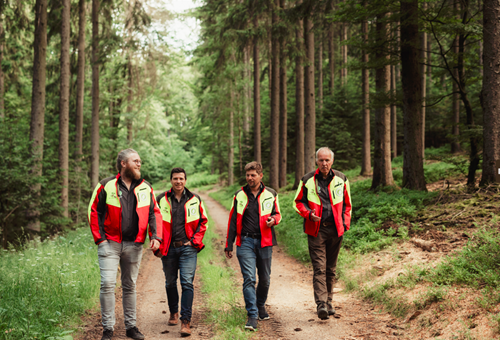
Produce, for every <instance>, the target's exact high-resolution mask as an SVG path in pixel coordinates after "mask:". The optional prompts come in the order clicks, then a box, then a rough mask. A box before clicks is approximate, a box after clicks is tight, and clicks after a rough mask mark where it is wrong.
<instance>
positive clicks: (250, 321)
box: [245, 318, 257, 331]
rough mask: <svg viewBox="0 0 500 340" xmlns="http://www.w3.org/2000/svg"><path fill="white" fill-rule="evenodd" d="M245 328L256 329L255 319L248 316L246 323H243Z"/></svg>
mask: <svg viewBox="0 0 500 340" xmlns="http://www.w3.org/2000/svg"><path fill="white" fill-rule="evenodd" d="M245 329H249V330H251V331H257V319H255V318H248V321H247V324H246V325H245Z"/></svg>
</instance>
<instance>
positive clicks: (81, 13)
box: [75, 0, 86, 162]
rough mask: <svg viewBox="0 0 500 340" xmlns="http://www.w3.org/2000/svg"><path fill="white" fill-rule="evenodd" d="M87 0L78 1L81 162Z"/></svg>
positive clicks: (78, 147)
mask: <svg viewBox="0 0 500 340" xmlns="http://www.w3.org/2000/svg"><path fill="white" fill-rule="evenodd" d="M85 12H86V4H85V0H80V1H79V2H78V65H77V69H78V71H77V75H76V77H77V79H76V124H75V125H76V126H75V129H76V134H75V159H76V161H77V162H80V161H81V159H82V155H83V101H84V98H85V24H86V13H85Z"/></svg>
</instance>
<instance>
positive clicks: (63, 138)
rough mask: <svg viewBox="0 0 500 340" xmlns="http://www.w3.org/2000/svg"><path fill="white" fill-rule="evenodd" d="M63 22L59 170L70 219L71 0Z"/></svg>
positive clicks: (67, 1) (65, 212)
mask: <svg viewBox="0 0 500 340" xmlns="http://www.w3.org/2000/svg"><path fill="white" fill-rule="evenodd" d="M62 5H63V8H62V22H61V94H60V97H59V169H60V170H61V184H62V188H61V207H62V209H63V211H62V213H63V216H64V217H68V167H69V79H70V76H71V74H70V65H69V39H70V7H71V2H70V0H63V3H62Z"/></svg>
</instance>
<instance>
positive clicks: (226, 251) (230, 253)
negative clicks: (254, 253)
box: [224, 250, 233, 260]
mask: <svg viewBox="0 0 500 340" xmlns="http://www.w3.org/2000/svg"><path fill="white" fill-rule="evenodd" d="M224 253H225V254H226V258H227V259H228V260H230V259H231V258H232V257H233V252H232V251H231V250H224Z"/></svg>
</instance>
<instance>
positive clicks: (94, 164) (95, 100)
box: [90, 0, 99, 187]
mask: <svg viewBox="0 0 500 340" xmlns="http://www.w3.org/2000/svg"><path fill="white" fill-rule="evenodd" d="M90 138H91V146H90V149H91V155H92V156H91V168H90V181H91V184H92V187H95V186H96V185H97V183H98V182H99V0H92V129H91V137H90Z"/></svg>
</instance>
